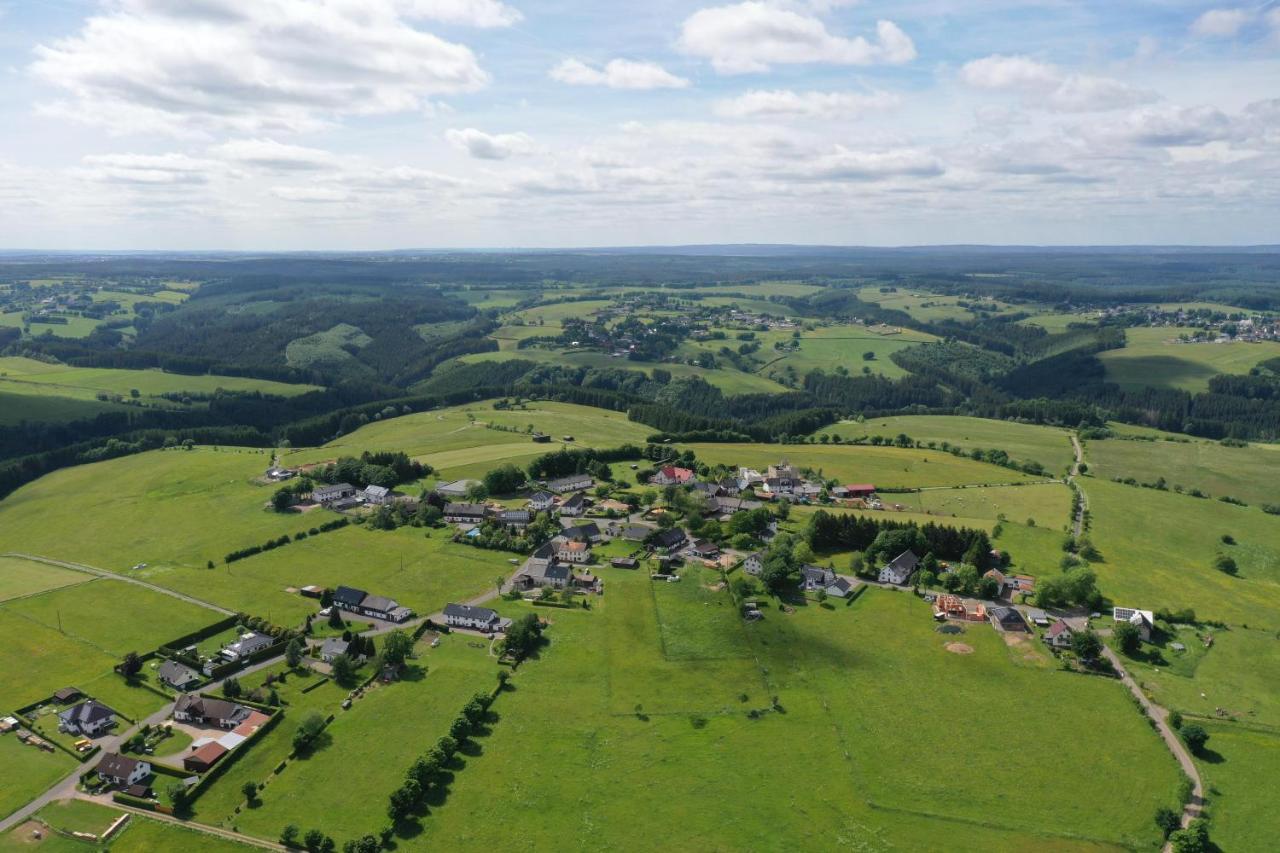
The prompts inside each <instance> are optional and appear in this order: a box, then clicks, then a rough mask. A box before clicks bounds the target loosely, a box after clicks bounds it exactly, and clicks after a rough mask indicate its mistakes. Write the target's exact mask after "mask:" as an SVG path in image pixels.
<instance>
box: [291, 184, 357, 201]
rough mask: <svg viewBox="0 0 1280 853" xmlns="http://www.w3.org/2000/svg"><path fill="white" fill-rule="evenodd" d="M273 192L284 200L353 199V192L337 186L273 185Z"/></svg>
mask: <svg viewBox="0 0 1280 853" xmlns="http://www.w3.org/2000/svg"><path fill="white" fill-rule="evenodd" d="M271 194H272V195H273V196H275V197H276V198H278V199H282V200H283V201H299V202H305V203H307V204H333V203H335V202H344V201H350V200H351V194H350V193H349V192H347V191H346V190H342V189H338V188H336V187H272V188H271Z"/></svg>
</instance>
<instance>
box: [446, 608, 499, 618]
mask: <svg viewBox="0 0 1280 853" xmlns="http://www.w3.org/2000/svg"><path fill="white" fill-rule="evenodd" d="M444 615H445V616H454V617H457V618H460V619H478V620H479V621H481V622H492V621H493V620H494V619H497V618H498V612H497V611H496V610H490V609H489V608H487V607H473V606H471V605H470V604H446V605H445V606H444Z"/></svg>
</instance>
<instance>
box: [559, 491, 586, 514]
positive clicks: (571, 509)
mask: <svg viewBox="0 0 1280 853" xmlns="http://www.w3.org/2000/svg"><path fill="white" fill-rule="evenodd" d="M586 510H587V499H586V498H585V497H583V496H582V492H574V493H573V494H572V495H570V496H569V497H567V498H565V499H564V500H563V501H561V503H560V514H561V515H567V516H571V517H575V518H576V517H577V516H579V515H582V514H583V513H584V512H586Z"/></svg>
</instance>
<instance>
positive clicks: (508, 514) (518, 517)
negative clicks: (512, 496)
mask: <svg viewBox="0 0 1280 853" xmlns="http://www.w3.org/2000/svg"><path fill="white" fill-rule="evenodd" d="M532 517H533V515H532V514H531V513H530V512H529V510H527V509H505V510H503V511H502V512H500V513H498V518H499V519H501V520H502V521H528V520H529V519H531V518H532Z"/></svg>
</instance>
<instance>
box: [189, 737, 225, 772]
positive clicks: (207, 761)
mask: <svg viewBox="0 0 1280 853" xmlns="http://www.w3.org/2000/svg"><path fill="white" fill-rule="evenodd" d="M226 754H227V748H226V747H225V746H223V745H222V744H220V743H218V742H217V741H216V740H211V741H209V742H208V743H206V744H205V745H204V746H202V747H200V748H199V749H197V750H196V751H195V752H193V753H191V754H190V755H188V756H186V757H185V758H183V759H182V766H183V767H185V768H186V769H188V770H190V771H191V772H192V773H203V772H205V771H206V770H208V769H209V768H210V767H212V766H213V765H215V764H217V763H218V761H219V759H221V758H222V756H224V755H226Z"/></svg>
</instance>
